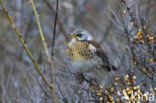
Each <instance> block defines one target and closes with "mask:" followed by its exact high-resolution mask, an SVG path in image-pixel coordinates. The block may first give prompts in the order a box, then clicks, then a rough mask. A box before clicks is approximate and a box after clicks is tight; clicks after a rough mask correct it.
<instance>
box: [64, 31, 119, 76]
mask: <svg viewBox="0 0 156 103" xmlns="http://www.w3.org/2000/svg"><path fill="white" fill-rule="evenodd" d="M70 36H71V40H70V41H69V42H68V44H67V53H68V57H69V60H70V62H71V65H72V67H74V68H75V69H76V71H79V72H82V73H83V72H84V71H87V72H90V71H92V70H90V69H96V70H101V69H102V70H105V71H111V70H117V68H116V67H115V66H113V65H112V64H110V62H109V59H108V57H107V55H106V54H105V52H104V51H103V50H102V49H101V47H100V45H99V44H98V43H96V42H95V41H94V40H93V37H92V36H91V34H89V33H88V32H87V31H86V30H83V29H77V30H75V31H74V32H73V33H71V34H70Z"/></svg>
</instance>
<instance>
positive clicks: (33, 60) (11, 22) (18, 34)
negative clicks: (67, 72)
mask: <svg viewBox="0 0 156 103" xmlns="http://www.w3.org/2000/svg"><path fill="white" fill-rule="evenodd" d="M0 5H1V7H2V9H3V11H4V13H5V16H6V18H7V19H8V20H9V22H10V24H11V26H12V28H13V29H14V31H15V33H16V35H17V37H18V39H19V40H20V42H21V44H22V46H23V48H24V50H25V52H26V53H27V55H28V56H29V58H30V59H31V61H32V63H33V64H34V66H35V68H36V70H37V71H38V73H39V74H40V76H41V77H42V79H43V80H44V82H45V83H46V84H47V85H48V86H49V87H52V85H50V83H49V82H48V80H47V79H46V77H45V76H44V75H43V73H42V72H41V70H40V68H39V66H38V64H37V63H36V61H35V59H34V57H33V56H32V54H31V52H30V50H29V49H28V47H27V45H26V44H25V43H24V40H23V39H22V34H20V33H19V31H18V29H17V27H16V26H15V24H14V22H13V21H12V20H11V18H10V16H9V14H8V11H7V10H6V8H5V6H4V4H3V2H2V0H0Z"/></svg>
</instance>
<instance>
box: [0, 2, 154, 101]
mask: <svg viewBox="0 0 156 103" xmlns="http://www.w3.org/2000/svg"><path fill="white" fill-rule="evenodd" d="M34 2H35V6H36V8H37V11H38V14H39V18H40V23H41V27H42V29H43V33H44V36H45V39H46V40H45V41H46V43H47V45H48V49H49V52H50V53H51V48H52V35H53V28H54V18H55V12H56V11H55V6H56V1H55V0H34ZM3 3H4V5H5V6H6V8H7V10H8V12H9V15H10V17H11V19H12V20H13V21H14V23H15V24H16V26H17V28H18V30H19V31H20V32H21V33H22V34H23V37H22V38H23V39H24V41H25V43H26V44H27V46H28V48H29V49H30V51H31V53H32V54H33V56H34V58H35V60H36V61H37V63H38V65H39V67H40V68H41V71H42V72H43V73H44V75H45V76H46V77H47V79H48V80H49V81H50V69H49V68H50V65H49V63H48V60H47V57H46V55H45V51H44V48H43V45H42V42H41V38H40V35H39V31H38V27H37V23H36V17H35V15H34V12H33V9H32V6H31V4H30V2H29V0H3ZM155 11H156V2H155V1H154V0H126V2H125V1H124V0H121V1H120V0H59V14H58V22H57V30H56V39H55V48H54V52H55V57H54V60H55V68H54V69H55V70H54V72H55V82H56V85H55V88H56V95H57V99H58V103H78V102H80V103H88V102H96V103H100V102H101V103H103V102H104V103H105V102H108V101H109V102H113V101H116V102H126V101H127V102H130V103H131V102H132V101H134V100H133V99H130V96H131V95H130V94H128V93H131V92H132V91H133V92H136V94H137V95H146V93H147V92H148V93H147V95H155V92H156V90H155V89H156V88H155V86H156V83H155V81H156V80H155V78H156V77H155V78H154V76H155V72H156V62H155V61H156V30H155V28H156V23H155V22H156V13H155ZM0 25H1V26H0V103H28V102H32V103H49V102H51V101H52V96H51V92H50V90H49V88H48V87H47V86H46V84H45V83H44V82H43V80H42V78H41V77H40V75H39V74H38V73H37V72H36V70H35V69H34V66H33V63H32V62H31V60H30V59H29V57H28V56H27V54H26V52H25V51H24V49H23V48H22V46H21V44H20V42H19V40H18V38H17V37H16V35H15V32H14V31H13V29H12V27H11V25H10V24H9V22H8V20H7V19H6V16H5V15H4V12H3V10H2V9H1V8H0ZM75 28H84V29H86V30H87V31H89V32H90V33H91V34H92V35H93V37H94V38H95V40H96V41H97V42H99V43H100V44H101V46H102V48H103V50H104V51H105V52H107V55H108V56H109V58H110V61H111V62H112V63H113V64H114V65H116V66H118V67H119V68H120V70H119V71H117V72H115V73H112V74H111V78H110V77H107V78H106V79H105V80H104V83H102V84H97V83H92V82H88V81H87V80H83V81H84V83H83V85H82V84H80V83H79V82H78V81H77V80H76V79H75V76H74V75H75V74H74V75H73V73H71V72H70V70H71V69H72V67H70V65H69V61H68V58H67V54H66V45H65V44H66V39H65V38H66V35H67V34H69V33H71V32H72V31H73V30H74V29H75ZM126 93H127V94H128V97H127V98H128V99H127V98H123V97H125V96H126ZM131 94H133V93H131ZM138 98H139V97H138ZM155 99H156V98H155ZM138 100H139V99H138ZM144 102H146V101H144Z"/></svg>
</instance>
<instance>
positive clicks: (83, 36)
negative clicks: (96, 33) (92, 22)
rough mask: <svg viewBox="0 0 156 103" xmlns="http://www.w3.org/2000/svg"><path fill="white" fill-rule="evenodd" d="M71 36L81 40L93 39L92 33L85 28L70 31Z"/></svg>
mask: <svg viewBox="0 0 156 103" xmlns="http://www.w3.org/2000/svg"><path fill="white" fill-rule="evenodd" d="M70 36H71V37H72V39H74V40H79V41H83V40H93V37H92V36H91V34H89V33H88V32H87V31H86V30H84V29H76V30H74V32H73V33H70Z"/></svg>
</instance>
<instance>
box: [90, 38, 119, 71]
mask: <svg viewBox="0 0 156 103" xmlns="http://www.w3.org/2000/svg"><path fill="white" fill-rule="evenodd" d="M88 43H90V44H92V45H93V46H95V47H96V49H97V51H96V53H97V55H98V56H99V57H100V58H101V59H102V61H103V66H104V67H103V68H106V69H107V71H111V70H117V68H116V67H115V66H113V65H111V64H110V63H109V60H108V57H107V56H106V54H105V52H104V51H103V50H102V49H101V46H100V45H99V44H98V43H96V42H95V41H88Z"/></svg>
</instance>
